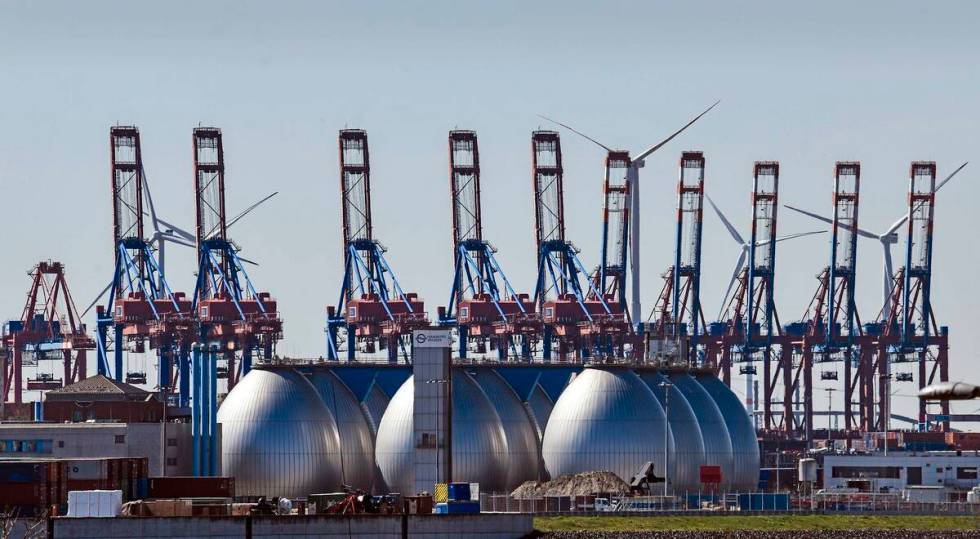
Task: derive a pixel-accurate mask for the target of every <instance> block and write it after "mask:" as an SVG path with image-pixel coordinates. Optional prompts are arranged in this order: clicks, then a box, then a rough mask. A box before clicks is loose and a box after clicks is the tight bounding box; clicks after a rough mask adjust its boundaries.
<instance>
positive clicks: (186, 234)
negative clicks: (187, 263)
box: [159, 219, 197, 242]
mask: <svg viewBox="0 0 980 539" xmlns="http://www.w3.org/2000/svg"><path fill="white" fill-rule="evenodd" d="M159 221H160V223H161V224H162V225H163V226H165V227H167V228H169V229H170V230H173V231H174V233H175V234H177V235H178V236H180V237H182V238H184V239H185V240H187V241H193V242H196V241H197V236H195V235H193V234H191V233H190V232H188V231H186V230H184V229H183V228H180V227H179V226H177V225H174V224H171V223H168V222H167V221H164V220H163V219H160V220H159Z"/></svg>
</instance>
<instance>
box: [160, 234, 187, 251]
mask: <svg viewBox="0 0 980 539" xmlns="http://www.w3.org/2000/svg"><path fill="white" fill-rule="evenodd" d="M157 238H159V239H160V240H161V241H169V242H170V243H176V244H177V245H183V246H184V247H190V248H191V249H197V245H194V244H193V243H191V242H189V241H184V240H182V239H180V237H178V236H176V235H174V234H167V233H166V232H161V233H160V235H159V236H154V238H153V239H154V240H156V239H157Z"/></svg>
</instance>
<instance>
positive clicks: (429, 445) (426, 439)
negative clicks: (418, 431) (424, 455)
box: [419, 432, 436, 449]
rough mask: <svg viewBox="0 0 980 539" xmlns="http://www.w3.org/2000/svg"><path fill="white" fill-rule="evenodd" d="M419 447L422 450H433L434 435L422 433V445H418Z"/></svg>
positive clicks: (434, 444) (434, 445)
mask: <svg viewBox="0 0 980 539" xmlns="http://www.w3.org/2000/svg"><path fill="white" fill-rule="evenodd" d="M419 447H420V448H424V449H434V448H435V447H436V435H435V434H434V433H431V432H423V433H422V443H421V444H419Z"/></svg>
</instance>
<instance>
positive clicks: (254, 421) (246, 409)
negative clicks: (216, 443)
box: [218, 369, 342, 498]
mask: <svg viewBox="0 0 980 539" xmlns="http://www.w3.org/2000/svg"><path fill="white" fill-rule="evenodd" d="M218 423H219V424H220V425H221V459H222V473H223V474H224V475H227V476H232V477H234V478H235V492H236V494H237V495H239V496H285V497H289V498H295V497H300V496H307V495H309V494H311V493H316V492H324V491H335V490H337V489H338V488H339V487H340V484H341V479H342V474H341V470H340V439H339V437H338V435H337V424H336V423H335V422H334V419H333V416H332V414H331V413H330V411H329V410H328V409H327V407H326V406H325V405H324V404H323V401H322V400H321V399H320V397H319V395H317V392H316V389H314V388H313V385H311V384H310V382H309V381H308V380H306V378H304V377H303V376H302V375H301V374H299V373H298V372H296V371H294V370H292V369H272V370H264V369H255V370H252V371H251V372H249V373H248V375H246V376H244V377H243V378H242V379H241V381H239V382H238V384H237V385H236V386H235V388H234V389H233V390H232V391H231V392H230V393H228V396H227V397H225V400H224V402H223V403H222V404H221V408H220V409H219V410H218Z"/></svg>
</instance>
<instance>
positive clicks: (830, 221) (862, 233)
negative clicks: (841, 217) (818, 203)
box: [783, 204, 879, 240]
mask: <svg viewBox="0 0 980 539" xmlns="http://www.w3.org/2000/svg"><path fill="white" fill-rule="evenodd" d="M783 206H785V207H786V208H789V209H791V210H793V211H795V212H797V213H802V214H803V215H806V216H808V217H812V218H814V219H816V220H818V221H823V222H824V223H827V224H828V225H832V224H834V220H833V219H828V218H827V217H824V216H823V215H818V214H816V213H813V212H809V211H806V210H801V209H799V208H796V207H794V206H790V205H789V204H783ZM841 226H842V227H843V228H846V229H848V230H850V228H851V227H849V226H847V225H841ZM857 234H858V236H864V237H865V238H871V239H873V240H876V239H879V236H878V234H875V233H873V232H868V231H867V230H864V229H861V228H858V229H857Z"/></svg>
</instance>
